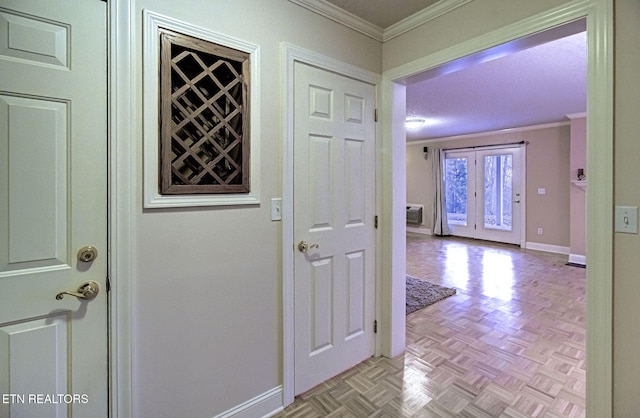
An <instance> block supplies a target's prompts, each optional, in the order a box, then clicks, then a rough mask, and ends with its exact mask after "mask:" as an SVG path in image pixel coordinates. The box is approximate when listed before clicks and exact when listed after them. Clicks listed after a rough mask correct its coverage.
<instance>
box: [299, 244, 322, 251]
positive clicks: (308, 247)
mask: <svg viewBox="0 0 640 418" xmlns="http://www.w3.org/2000/svg"><path fill="white" fill-rule="evenodd" d="M314 248H320V246H319V245H318V244H309V243H308V242H307V241H300V242H299V243H298V251H300V252H301V253H306V252H307V251H308V250H312V249H314Z"/></svg>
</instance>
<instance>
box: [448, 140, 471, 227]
mask: <svg viewBox="0 0 640 418" xmlns="http://www.w3.org/2000/svg"><path fill="white" fill-rule="evenodd" d="M475 158H476V157H475V153H474V152H473V151H471V152H470V151H452V152H447V153H445V163H444V171H445V172H444V189H445V190H444V202H445V207H446V209H447V220H448V222H449V229H450V230H451V233H452V234H453V235H457V236H462V237H469V238H474V236H475V216H476V215H475V207H476V206H475V204H476V202H475V188H476V185H475V178H476V175H475V170H476V163H475Z"/></svg>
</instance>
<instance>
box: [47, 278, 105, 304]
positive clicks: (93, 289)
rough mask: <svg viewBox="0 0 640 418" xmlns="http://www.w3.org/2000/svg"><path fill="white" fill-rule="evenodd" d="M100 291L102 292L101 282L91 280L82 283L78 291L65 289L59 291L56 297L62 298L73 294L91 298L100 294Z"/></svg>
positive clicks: (87, 298)
mask: <svg viewBox="0 0 640 418" xmlns="http://www.w3.org/2000/svg"><path fill="white" fill-rule="evenodd" d="M98 293H100V284H98V283H97V282H94V281H93V280H91V281H88V282H86V283H83V284H82V285H80V287H79V288H78V291H76V292H73V291H65V292H60V293H58V294H57V295H56V299H57V300H61V299H62V298H64V295H71V296H75V297H77V298H78V299H82V300H91V299H93V298H95V297H96V296H98Z"/></svg>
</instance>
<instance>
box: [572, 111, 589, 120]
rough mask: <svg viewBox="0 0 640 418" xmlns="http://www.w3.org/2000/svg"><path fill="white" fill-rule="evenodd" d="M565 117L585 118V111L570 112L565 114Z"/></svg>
mask: <svg viewBox="0 0 640 418" xmlns="http://www.w3.org/2000/svg"><path fill="white" fill-rule="evenodd" d="M567 117H568V118H569V119H580V118H586V117H587V112H580V113H570V114H568V115H567Z"/></svg>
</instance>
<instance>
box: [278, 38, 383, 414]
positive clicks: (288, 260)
mask: <svg viewBox="0 0 640 418" xmlns="http://www.w3.org/2000/svg"><path fill="white" fill-rule="evenodd" d="M280 49H281V53H282V63H283V64H282V65H283V78H282V97H283V101H284V107H283V114H282V127H283V143H282V153H283V154H282V180H283V183H282V337H283V340H282V357H283V360H282V379H283V382H282V383H283V405H284V406H286V405H289V404H290V403H292V402H293V399H294V395H295V393H294V391H295V385H294V383H295V367H294V365H295V362H294V360H295V358H294V355H295V350H294V335H295V329H294V318H295V309H294V264H293V262H294V258H293V256H294V252H293V248H294V236H293V176H294V172H293V169H294V154H293V132H294V130H293V128H294V117H293V110H294V94H293V89H294V65H295V63H296V62H300V63H304V64H308V65H311V66H314V67H317V68H320V69H323V70H326V71H331V72H334V73H337V74H340V75H344V76H346V77H349V78H353V79H356V80H358V81H362V82H365V83H368V84H371V85H373V86H374V88H375V90H376V97H378V90H379V86H380V78H381V77H380V75H379V74H376V73H373V72H370V71H368V70H364V69H362V68H359V67H356V66H353V65H351V64H348V63H344V62H342V61H339V60H336V59H334V58H331V57H327V56H324V55H321V54H318V53H315V52H313V51H309V50H306V49H303V48H300V47H297V46H294V45H292V44H290V43H287V42H282V43H281V48H280ZM376 101H377V99H376ZM378 137H379V133H378V130H377V129H376V155H377V154H378V151H377V150H378V144H379V140H378ZM377 167H378V158H377V157H376V184H378V181H377V180H378V171H379V170H378V168H377ZM379 195H380V191H379V188H378V187H376V213H379V211H378V207H379ZM379 247H380V245H379V234H378V233H377V231H376V262H375V271H376V288H378V280H379V276H380V275H379V261H378V260H379V258H380V257H379ZM378 293H379V292H376V301H375V312H376V317H377V316H378V312H379V308H380V303H379V299H380V297H379V295H378ZM382 332H383V331H382ZM382 332H381V333H378V334H377V335H376V354H378V349H377V347H378V345H379V344H378V340H379V339H380V335H382Z"/></svg>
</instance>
